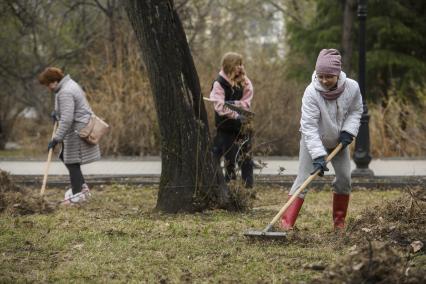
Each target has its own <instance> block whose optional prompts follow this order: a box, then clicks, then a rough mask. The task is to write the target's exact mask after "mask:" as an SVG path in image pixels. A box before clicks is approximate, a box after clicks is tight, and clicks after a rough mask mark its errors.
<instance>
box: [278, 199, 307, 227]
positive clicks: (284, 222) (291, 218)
mask: <svg viewBox="0 0 426 284" xmlns="http://www.w3.org/2000/svg"><path fill="white" fill-rule="evenodd" d="M290 198H291V195H289V196H288V199H290ZM303 201H305V199H303V198H300V197H299V196H298V197H296V199H295V200H294V201H293V202H292V203H291V204H290V206H289V207H288V208H287V210H286V211H285V212H284V214H283V215H282V217H281V227H282V228H283V229H284V230H291V229H293V226H294V223H296V219H297V216H298V215H299V211H300V208H302V204H303Z"/></svg>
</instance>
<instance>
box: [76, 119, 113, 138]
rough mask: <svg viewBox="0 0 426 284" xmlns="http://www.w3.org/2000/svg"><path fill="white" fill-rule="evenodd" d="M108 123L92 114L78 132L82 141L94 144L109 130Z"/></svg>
mask: <svg viewBox="0 0 426 284" xmlns="http://www.w3.org/2000/svg"><path fill="white" fill-rule="evenodd" d="M109 129H110V127H109V125H108V123H106V122H105V121H103V120H102V119H100V118H99V117H97V116H96V115H95V114H92V116H91V117H90V120H89V122H88V123H87V125H86V126H85V127H84V128H82V129H81V130H80V132H79V133H78V134H79V135H80V137H81V139H83V140H84V141H86V142H87V143H89V144H92V145H96V144H98V143H99V140H100V139H101V138H102V137H103V136H104V135H105V134H107V133H108V132H109Z"/></svg>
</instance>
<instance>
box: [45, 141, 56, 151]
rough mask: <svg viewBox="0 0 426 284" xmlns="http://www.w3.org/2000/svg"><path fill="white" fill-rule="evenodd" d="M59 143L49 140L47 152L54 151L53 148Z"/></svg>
mask: <svg viewBox="0 0 426 284" xmlns="http://www.w3.org/2000/svg"><path fill="white" fill-rule="evenodd" d="M58 143H59V141H58V140H56V139H52V140H50V142H49V144H47V151H49V150H50V149H52V150H54V149H55V146H56V145H57V144H58Z"/></svg>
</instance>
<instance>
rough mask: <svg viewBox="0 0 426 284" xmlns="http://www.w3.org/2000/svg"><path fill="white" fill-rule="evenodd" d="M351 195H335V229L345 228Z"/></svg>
mask: <svg viewBox="0 0 426 284" xmlns="http://www.w3.org/2000/svg"><path fill="white" fill-rule="evenodd" d="M348 204H349V194H339V193H333V222H334V229H343V228H345V217H346V212H347V211H348Z"/></svg>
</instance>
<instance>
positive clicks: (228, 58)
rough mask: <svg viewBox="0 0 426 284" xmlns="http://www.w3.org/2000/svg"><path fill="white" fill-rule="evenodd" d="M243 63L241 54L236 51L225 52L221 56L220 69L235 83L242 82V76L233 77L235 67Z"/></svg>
mask: <svg viewBox="0 0 426 284" xmlns="http://www.w3.org/2000/svg"><path fill="white" fill-rule="evenodd" d="M242 64H243V56H242V55H241V54H239V53H236V52H227V53H225V54H224V55H223V57H222V70H223V72H225V74H226V75H227V76H228V77H229V79H231V80H232V81H235V82H236V83H243V82H244V79H245V78H244V76H242V77H241V78H235V67H236V66H239V65H242Z"/></svg>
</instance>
